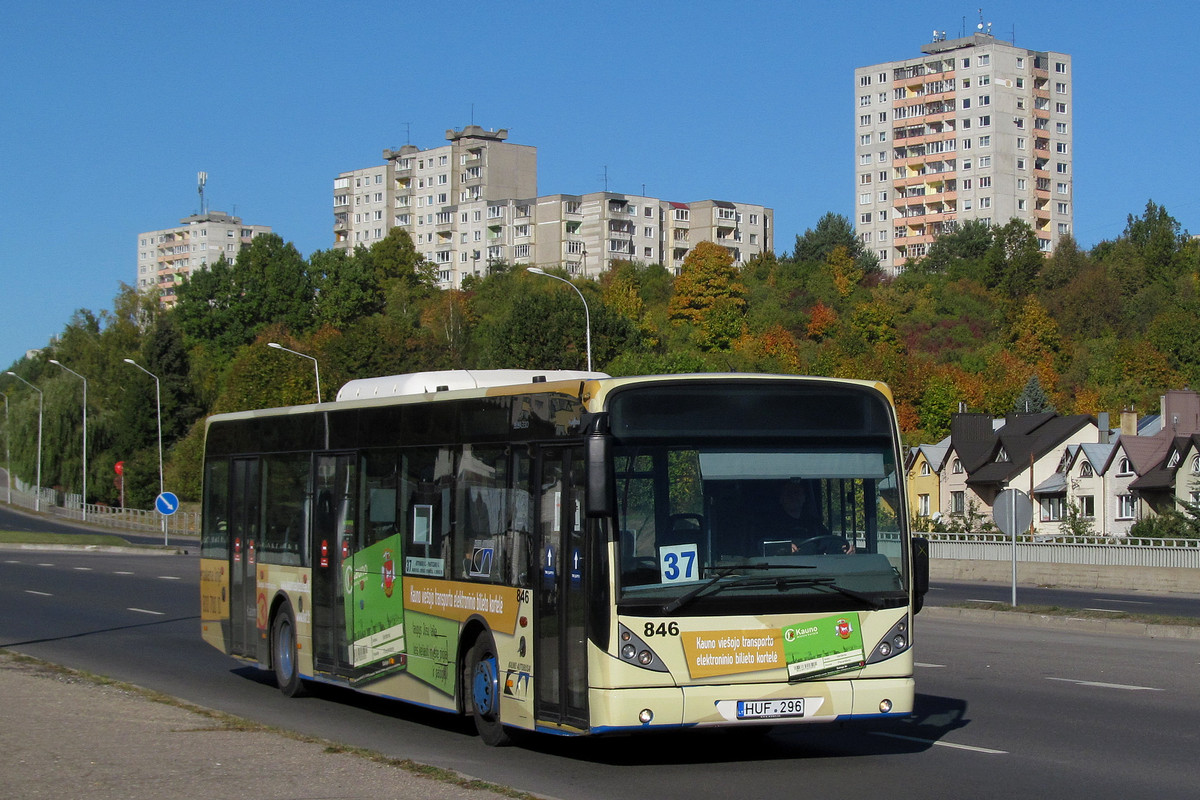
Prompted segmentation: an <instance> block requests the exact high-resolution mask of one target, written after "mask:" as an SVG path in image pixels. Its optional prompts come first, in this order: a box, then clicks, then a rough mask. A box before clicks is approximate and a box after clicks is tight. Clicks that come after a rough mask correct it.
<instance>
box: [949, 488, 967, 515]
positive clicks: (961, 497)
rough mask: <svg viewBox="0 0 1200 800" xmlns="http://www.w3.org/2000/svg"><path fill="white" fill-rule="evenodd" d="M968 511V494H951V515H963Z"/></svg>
mask: <svg viewBox="0 0 1200 800" xmlns="http://www.w3.org/2000/svg"><path fill="white" fill-rule="evenodd" d="M966 510H967V493H966V492H951V493H950V513H951V514H963V513H966Z"/></svg>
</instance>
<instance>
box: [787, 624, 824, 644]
mask: <svg viewBox="0 0 1200 800" xmlns="http://www.w3.org/2000/svg"><path fill="white" fill-rule="evenodd" d="M817 632H818V629H817V626H816V625H813V626H812V627H811V628H788V629H787V630H785V631H784V632H783V640H784V641H785V642H794V641H796V640H797V639H799V638H800V637H801V636H812V635H814V634H815V633H817Z"/></svg>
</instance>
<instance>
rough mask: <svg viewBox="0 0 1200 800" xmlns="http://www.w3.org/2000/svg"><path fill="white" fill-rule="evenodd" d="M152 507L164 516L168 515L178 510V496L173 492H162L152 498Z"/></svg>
mask: <svg viewBox="0 0 1200 800" xmlns="http://www.w3.org/2000/svg"><path fill="white" fill-rule="evenodd" d="M154 507H155V508H156V509H157V510H158V513H160V514H162V515H163V516H164V517H169V516H171V515H172V514H174V513H175V512H176V511H178V510H179V498H178V497H176V496H175V493H174V492H163V493H162V494H160V495H159V496H158V497H156V498H155V499H154Z"/></svg>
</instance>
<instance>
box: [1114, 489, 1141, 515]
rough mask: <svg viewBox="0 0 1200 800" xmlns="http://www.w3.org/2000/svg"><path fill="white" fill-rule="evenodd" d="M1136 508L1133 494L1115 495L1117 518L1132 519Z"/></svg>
mask: <svg viewBox="0 0 1200 800" xmlns="http://www.w3.org/2000/svg"><path fill="white" fill-rule="evenodd" d="M1136 509H1137V504H1136V503H1135V502H1134V499H1133V495H1131V494H1120V495H1117V519H1133V516H1134V512H1135V511H1136Z"/></svg>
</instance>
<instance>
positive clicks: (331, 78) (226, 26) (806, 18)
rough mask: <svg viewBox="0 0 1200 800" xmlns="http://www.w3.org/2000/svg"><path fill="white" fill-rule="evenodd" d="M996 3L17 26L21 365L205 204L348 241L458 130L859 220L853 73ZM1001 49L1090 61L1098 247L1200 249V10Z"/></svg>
mask: <svg viewBox="0 0 1200 800" xmlns="http://www.w3.org/2000/svg"><path fill="white" fill-rule="evenodd" d="M978 8H979V7H978V4H969V5H968V4H964V3H961V2H959V3H953V2H942V1H941V0H937V1H935V0H911V1H910V2H907V3H902V4H897V3H894V2H875V0H860V2H856V3H850V2H835V1H833V0H831V1H830V2H821V3H816V2H806V1H805V2H802V1H800V0H791V1H790V2H784V1H783V0H781V1H780V2H758V1H757V0H740V1H739V2H728V0H725V1H724V2H705V1H704V0H692V1H691V2H683V1H682V0H649V1H647V0H641V1H640V2H626V1H625V0H609V2H605V3H583V2H573V1H572V0H560V1H559V2H553V3H551V2H527V1H526V0H505V2H469V0H468V2H459V3H414V2H404V1H403V0H393V1H392V2H355V1H354V0H348V1H347V2H341V3H330V2H322V3H309V2H303V0H300V1H298V2H290V3H283V2H276V1H275V0H252V1H251V2H239V3H230V2H223V1H221V0H214V1H212V2H205V3H164V2H161V0H158V1H157V2H133V1H132V0H127V1H126V2H121V1H120V0H111V2H98V1H97V0H91V1H90V2H88V1H87V0H84V1H83V2H78V3H67V4H63V3H57V4H54V3H45V2H41V1H40V0H34V1H32V2H31V1H30V0H8V2H6V3H5V4H4V9H3V11H2V12H0V108H2V109H3V112H2V117H0V145H2V146H0V303H2V305H0V309H2V311H0V369H4V368H7V365H9V364H11V363H12V362H13V361H15V360H16V359H19V358H20V357H21V356H22V355H23V354H24V353H25V351H26V350H27V349H30V348H37V347H42V346H44V345H45V344H47V343H48V342H49V340H50V339H51V337H53V336H55V335H57V334H58V333H60V332H61V331H62V330H63V328H64V327H65V326H66V324H67V323H68V321H69V320H70V318H71V315H72V313H73V312H74V311H75V310H76V309H79V308H87V309H91V310H92V311H95V312H100V311H101V310H105V309H111V307H112V301H113V298H114V297H115V296H116V294H117V292H118V290H119V284H120V283H121V282H124V283H127V284H132V283H134V281H135V279H136V275H135V270H136V257H137V252H136V236H137V234H138V233H139V232H141V231H145V230H154V229H158V228H167V227H171V226H173V225H176V224H177V223H178V220H179V219H180V218H181V217H184V216H187V215H189V214H192V213H195V212H196V211H197V210H198V196H197V193H196V173H197V172H198V171H201V170H204V171H206V172H208V175H209V181H208V190H207V197H208V200H209V207H210V208H212V209H214V210H220V211H227V212H231V213H236V214H237V215H239V216H241V217H242V218H243V219H244V221H246V222H247V223H252V224H259V225H270V226H272V227H273V228H274V230H275V231H276V232H278V233H279V234H280V235H282V236H283V237H284V238H285V239H287V240H289V241H291V242H294V243H295V244H296V246H297V247H298V248H299V249H300V250H301V252H303V253H304V254H305V255H308V254H310V253H311V252H313V251H314V250H321V249H326V248H329V247H330V246H332V233H331V231H332V210H331V205H330V204H331V196H332V195H331V187H332V181H333V179H334V178H335V177H336V176H337V174H338V173H339V172H342V171H345V170H350V169H357V168H360V167H367V166H372V165H376V164H379V163H381V156H380V153H381V151H382V150H383V149H384V148H388V147H398V146H400V145H403V144H405V143H406V142H411V143H412V144H415V145H417V146H419V147H422V148H426V147H434V146H438V145H440V144H442V143H443V142H444V135H445V131H446V130H447V129H448V128H461V127H462V126H463V125H466V124H470V123H471V122H472V121H473V122H474V123H475V124H478V125H482V126H484V127H487V128H507V129H508V130H509V132H510V133H509V141H511V142H516V143H520V144H529V145H535V146H536V147H537V148H538V172H539V174H538V178H539V180H538V190H539V192H540V193H542V194H550V193H557V192H566V193H584V192H590V191H598V190H601V189H603V188H604V177H605V174H606V170H607V176H608V188H609V190H610V191H617V192H630V193H640V192H641V191H642V188H643V186H644V187H645V191H646V192H647V193H648V194H650V195H653V196H657V197H662V198H665V199H671V200H679V201H690V200H701V199H708V198H714V199H725V200H736V201H743V202H753V203H762V204H764V205H767V206H770V207H772V208H774V209H775V220H776V239H775V246H776V249H777V250H778V251H780V252H787V251H790V250H791V248H792V246H793V244H794V242H795V236H796V234H798V233H802V232H803V231H804V230H805V229H806V228H809V227H812V226H813V225H814V224H816V222H817V220H818V219H819V218H820V217H821V215H822V214H823V213H825V212H826V211H834V212H837V213H840V214H844V215H846V216H848V217H850V218H851V219H853V218H854V206H853V202H854V190H855V187H854V184H853V180H854V178H853V175H854V164H853V146H854V135H853V133H854V128H853V126H854V118H855V117H854V115H855V113H856V109H855V105H854V98H855V87H854V81H853V71H854V68H855V67H858V66H866V65H870V64H875V63H879V62H882V61H888V60H893V59H901V58H910V57H914V56H916V55H918V54H919V53H920V47H921V45H923V44H925V43H927V42H928V41H929V39H930V34H931V32H932V30H933V29H934V28H938V29H942V30H946V31H947V32H948V34H949V36H950V37H951V38H953V37H956V36H958V35H959V34H960V32H961V31H962V30H963V29H964V26H965V29H966V30H967V31H968V32H971V31H973V29H974V27H975V24H976V23H977V22H978V21H979V10H978ZM983 16H984V18H985V20H987V21H990V22H992V23H993V29H992V30H993V34H994V35H996V36H997V38H1001V39H1005V40H1012V39H1013V38H1014V35H1015V41H1016V44H1017V45H1018V46H1021V47H1028V48H1031V49H1039V50H1056V51H1060V52H1065V53H1069V54H1070V55H1071V56H1072V58H1073V68H1074V92H1075V97H1074V120H1073V121H1074V131H1075V229H1076V238H1077V239H1078V240H1079V241H1080V243H1081V244H1082V245H1084V246H1091V245H1093V244H1095V243H1096V242H1098V241H1101V240H1103V239H1108V238H1113V237H1116V236H1118V235H1119V234H1120V233H1121V231H1122V229H1123V227H1124V224H1125V221H1126V217H1127V215H1128V214H1130V213H1131V212H1133V213H1141V211H1142V209H1143V208H1144V206H1145V204H1146V201H1147V199H1150V198H1153V199H1154V201H1155V202H1158V203H1162V204H1163V205H1165V206H1166V207H1167V210H1168V211H1169V212H1171V213H1172V214H1173V215H1174V216H1175V217H1176V218H1177V219H1179V220H1180V221H1181V222H1182V223H1183V225H1184V226H1185V227H1186V228H1189V229H1190V230H1192V231H1196V232H1200V194H1198V192H1200V189H1198V187H1200V180H1198V178H1200V175H1198V174H1197V173H1198V172H1200V156H1198V154H1197V144H1196V143H1197V141H1198V137H1197V130H1198V129H1200V124H1198V123H1200V103H1198V102H1197V100H1198V94H1200V93H1198V91H1197V85H1198V83H1200V81H1198V79H1200V68H1198V67H1197V61H1196V56H1195V53H1196V51H1197V49H1198V48H1200V24H1198V23H1200V4H1196V3H1193V2H1171V3H1167V2H1133V3H1131V2H1115V0H1096V1H1095V2H1091V3H1075V2H1070V3H1068V2H1054V3H1049V2H1045V0H1042V1H1041V2H1003V3H990V4H989V5H987V6H985V7H984V8H983Z"/></svg>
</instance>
